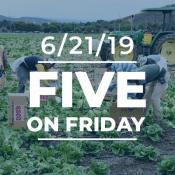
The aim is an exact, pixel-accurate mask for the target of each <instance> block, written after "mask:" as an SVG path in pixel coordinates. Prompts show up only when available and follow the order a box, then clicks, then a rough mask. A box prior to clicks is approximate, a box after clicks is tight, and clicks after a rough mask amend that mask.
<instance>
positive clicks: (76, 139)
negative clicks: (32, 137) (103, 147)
mask: <svg viewBox="0 0 175 175" xmlns="http://www.w3.org/2000/svg"><path fill="white" fill-rule="evenodd" d="M38 140H39V141H54V140H57V141H136V140H137V138H38Z"/></svg>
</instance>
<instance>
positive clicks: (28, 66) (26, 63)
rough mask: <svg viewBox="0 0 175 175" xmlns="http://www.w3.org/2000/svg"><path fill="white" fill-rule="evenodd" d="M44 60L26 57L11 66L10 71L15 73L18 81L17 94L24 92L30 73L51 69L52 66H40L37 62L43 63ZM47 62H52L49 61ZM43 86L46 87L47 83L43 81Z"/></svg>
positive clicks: (36, 57) (48, 64)
mask: <svg viewBox="0 0 175 175" xmlns="http://www.w3.org/2000/svg"><path fill="white" fill-rule="evenodd" d="M43 60H44V59H43V58H41V57H38V56H27V57H22V58H19V59H17V60H15V62H14V63H13V65H12V70H13V71H14V72H15V73H16V76H17V80H18V93H24V92H25V86H26V83H27V81H28V80H29V75H30V72H33V71H39V72H45V71H48V70H49V69H51V68H52V67H53V66H54V64H50V63H47V64H40V63H38V61H43ZM48 61H52V60H51V59H49V60H48ZM44 85H46V86H48V82H47V81H44Z"/></svg>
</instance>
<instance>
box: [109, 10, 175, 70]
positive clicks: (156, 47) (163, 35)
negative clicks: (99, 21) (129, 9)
mask: <svg viewBox="0 0 175 175" xmlns="http://www.w3.org/2000/svg"><path fill="white" fill-rule="evenodd" d="M143 12H144V13H145V12H146V13H150V12H154V13H162V30H161V31H160V32H155V31H151V32H150V31H129V32H122V31H119V32H113V33H111V35H112V36H115V37H116V53H115V55H113V59H114V60H116V61H122V60H123V61H128V60H137V58H138V55H144V56H147V55H152V54H161V55H162V56H163V57H165V58H166V59H167V60H168V64H169V66H171V67H172V66H173V67H174V66H175V31H173V30H172V26H173V21H172V19H173V12H175V7H163V8H150V9H145V10H143ZM132 18H134V16H133V15H132ZM132 25H133V24H132ZM126 35H127V36H130V37H131V38H132V39H133V41H134V44H135V47H134V50H133V52H132V53H131V54H129V55H120V51H121V50H123V48H121V47H120V46H119V44H118V43H117V42H118V39H119V38H120V37H122V36H126Z"/></svg>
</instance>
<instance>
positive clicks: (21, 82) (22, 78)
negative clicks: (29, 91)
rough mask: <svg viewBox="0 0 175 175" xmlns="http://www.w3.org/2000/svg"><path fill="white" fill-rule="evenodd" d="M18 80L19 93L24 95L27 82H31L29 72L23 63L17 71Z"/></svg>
mask: <svg viewBox="0 0 175 175" xmlns="http://www.w3.org/2000/svg"><path fill="white" fill-rule="evenodd" d="M16 74H17V80H18V93H24V92H25V86H26V83H27V81H28V80H29V74H30V72H29V70H28V69H27V68H26V66H25V65H24V64H23V63H22V64H21V65H20V66H19V67H18V69H17V71H16Z"/></svg>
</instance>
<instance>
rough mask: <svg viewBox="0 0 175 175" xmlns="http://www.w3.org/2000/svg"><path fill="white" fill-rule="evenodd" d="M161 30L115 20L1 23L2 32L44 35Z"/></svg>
mask: <svg viewBox="0 0 175 175" xmlns="http://www.w3.org/2000/svg"><path fill="white" fill-rule="evenodd" d="M131 29H133V30H153V31H155V30H159V29H160V25H158V24H154V25H153V24H143V25H139V26H137V25H135V26H134V27H133V25H132V24H131V22H130V21H127V20H113V21H104V20H98V21H96V22H87V23H56V22H51V23H43V24H35V23H27V22H22V21H15V22H14V21H7V20H4V21H1V22H0V32H44V33H59V32H60V33H61V32H70V33H71V32H72V33H100V32H111V31H117V30H118V31H120V30H121V31H129V30H131Z"/></svg>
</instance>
